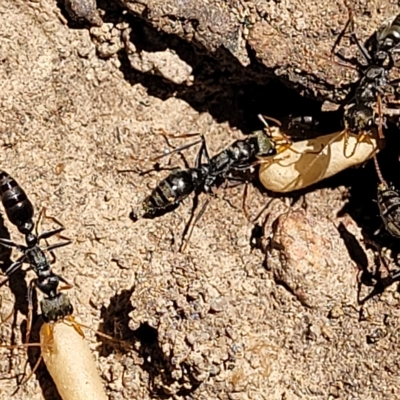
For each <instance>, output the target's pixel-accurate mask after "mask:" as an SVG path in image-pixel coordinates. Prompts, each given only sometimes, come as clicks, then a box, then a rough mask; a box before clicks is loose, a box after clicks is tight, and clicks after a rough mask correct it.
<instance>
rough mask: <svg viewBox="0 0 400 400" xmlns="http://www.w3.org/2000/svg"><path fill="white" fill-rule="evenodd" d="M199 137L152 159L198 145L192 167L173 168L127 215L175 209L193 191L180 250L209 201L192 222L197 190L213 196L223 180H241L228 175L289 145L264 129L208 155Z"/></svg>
mask: <svg viewBox="0 0 400 400" xmlns="http://www.w3.org/2000/svg"><path fill="white" fill-rule="evenodd" d="M259 118H260V119H261V120H262V121H263V122H264V124H265V125H267V126H268V124H267V123H266V122H265V120H264V118H263V117H262V116H259ZM196 135H197V134H196ZM189 136H193V135H184V136H183V137H189ZM199 136H200V140H199V141H196V142H194V143H191V144H189V145H185V146H183V147H180V148H177V149H174V150H173V151H171V152H167V153H164V154H162V155H161V156H157V157H155V158H153V159H152V160H153V161H155V160H158V159H160V158H162V157H165V156H166V155H170V154H173V153H178V152H181V151H182V150H183V149H186V148H188V147H190V146H192V145H195V144H198V143H200V144H201V146H200V150H199V152H198V153H197V156H196V161H195V166H194V167H189V166H188V165H186V168H185V169H182V168H177V169H175V170H174V171H173V172H171V173H170V174H169V175H168V176H167V177H166V178H165V179H163V180H162V181H161V182H160V183H159V184H158V185H157V187H156V188H155V189H154V190H153V191H152V193H151V194H150V195H148V196H147V197H146V198H145V199H144V201H143V202H142V203H141V204H140V205H139V206H137V207H135V208H134V210H133V211H132V213H131V218H132V219H133V220H134V221H137V220H138V219H139V218H153V217H155V216H157V215H158V214H159V213H160V212H168V211H170V210H172V209H175V208H176V207H177V206H178V205H179V204H180V203H181V202H182V201H183V200H184V199H186V198H187V197H188V196H189V195H191V194H192V193H194V198H193V206H192V213H191V217H190V219H189V221H188V223H187V224H186V227H185V229H184V233H183V237H184V238H185V236H186V234H187V233H188V232H189V233H188V236H187V237H186V240H184V241H183V242H182V245H181V247H180V251H183V250H184V249H185V247H186V244H187V243H188V241H189V239H190V236H191V233H192V230H193V227H194V226H195V224H196V223H197V221H198V220H199V219H200V218H201V216H202V215H203V213H204V211H205V209H206V207H207V205H208V203H209V201H210V200H209V199H207V200H206V202H205V203H204V204H203V206H202V208H201V210H200V211H199V213H198V214H197V215H196V217H195V219H194V222H193V225H192V221H193V218H194V214H195V211H196V209H197V207H198V197H199V195H200V193H208V194H210V195H213V189H215V188H218V187H220V186H221V185H222V183H224V182H225V181H226V180H236V181H242V182H244V181H245V179H243V178H242V179H241V178H240V177H233V176H232V174H233V173H234V172H238V171H244V170H248V169H250V168H251V167H253V166H254V165H257V164H259V163H260V159H265V158H271V157H273V156H275V155H277V154H278V153H280V152H281V151H283V150H285V149H288V148H290V145H291V142H290V140H289V139H288V138H286V137H282V138H280V139H272V138H271V136H270V135H269V133H268V131H267V130H259V131H255V132H253V133H252V134H250V135H249V136H248V137H247V138H245V139H240V140H236V141H235V142H233V143H232V144H231V145H230V146H228V147H227V148H225V149H224V150H222V151H221V152H220V153H218V154H216V155H215V156H213V157H210V155H209V152H208V149H207V144H206V141H205V139H204V136H203V135H199ZM173 137H175V138H177V137H182V136H173ZM147 172H148V171H147ZM189 229H190V231H189Z"/></svg>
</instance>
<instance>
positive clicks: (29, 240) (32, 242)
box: [25, 232, 38, 247]
mask: <svg viewBox="0 0 400 400" xmlns="http://www.w3.org/2000/svg"><path fill="white" fill-rule="evenodd" d="M25 242H26V244H27V246H28V247H34V246H36V245H37V243H38V238H37V236H36V235H34V234H33V233H31V232H29V233H27V234H26V235H25Z"/></svg>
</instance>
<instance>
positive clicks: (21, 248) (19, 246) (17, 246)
mask: <svg viewBox="0 0 400 400" xmlns="http://www.w3.org/2000/svg"><path fill="white" fill-rule="evenodd" d="M0 245H2V246H4V247H7V248H9V249H13V248H15V249H17V250H18V251H19V252H21V253H23V252H24V251H25V250H26V249H27V247H26V246H24V245H22V244H17V243H15V242H13V241H12V240H10V239H5V238H0Z"/></svg>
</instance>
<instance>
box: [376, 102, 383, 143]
mask: <svg viewBox="0 0 400 400" xmlns="http://www.w3.org/2000/svg"><path fill="white" fill-rule="evenodd" d="M377 105H378V116H379V124H378V136H379V139H384V138H385V136H384V135H383V118H382V98H381V95H380V94H378V99H377Z"/></svg>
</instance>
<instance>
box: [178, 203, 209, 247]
mask: <svg viewBox="0 0 400 400" xmlns="http://www.w3.org/2000/svg"><path fill="white" fill-rule="evenodd" d="M196 197H197V196H196ZM209 202H210V199H207V200H206V201H205V202H204V204H203V206H202V207H201V209H200V211H199V212H198V214H197V215H196V218H195V219H194V222H193V224H191V222H192V220H193V216H194V211H195V208H192V215H191V217H190V219H189V222H188V223H187V225H186V227H185V230H184V234H186V232H188V234H187V236H186V238H185V239H184V241H182V244H181V247H180V248H179V251H180V252H181V253H183V252H184V251H185V249H186V246H187V245H188V243H189V240H190V237H191V236H192V233H193V229H194V227H195V226H196V224H197V222H199V220H200V218H201V217H202V216H203V214H204V212H205V211H206V208H207V206H208V203H209ZM193 203H194V201H193ZM196 203H197V204H196V208H197V205H198V201H197V202H196ZM189 228H190V229H189Z"/></svg>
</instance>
